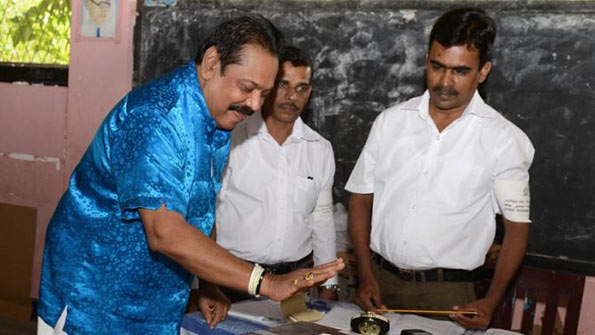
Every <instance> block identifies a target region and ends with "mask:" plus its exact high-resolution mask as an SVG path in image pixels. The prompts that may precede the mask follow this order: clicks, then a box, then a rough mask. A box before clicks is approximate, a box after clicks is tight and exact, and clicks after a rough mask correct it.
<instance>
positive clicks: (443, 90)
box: [432, 85, 459, 96]
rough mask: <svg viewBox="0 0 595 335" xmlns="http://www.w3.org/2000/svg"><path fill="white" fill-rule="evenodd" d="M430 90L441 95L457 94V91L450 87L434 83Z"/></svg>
mask: <svg viewBox="0 0 595 335" xmlns="http://www.w3.org/2000/svg"><path fill="white" fill-rule="evenodd" d="M432 92H434V93H438V94H441V95H450V96H457V95H459V92H458V91H457V90H455V89H454V88H452V87H448V86H442V85H436V86H434V87H433V88H432Z"/></svg>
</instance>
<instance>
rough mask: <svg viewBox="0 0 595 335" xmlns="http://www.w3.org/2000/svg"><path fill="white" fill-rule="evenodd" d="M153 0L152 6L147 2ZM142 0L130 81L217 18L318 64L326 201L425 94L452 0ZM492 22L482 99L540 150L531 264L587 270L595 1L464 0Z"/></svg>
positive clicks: (591, 236)
mask: <svg viewBox="0 0 595 335" xmlns="http://www.w3.org/2000/svg"><path fill="white" fill-rule="evenodd" d="M156 2H157V3H158V2H159V1H152V3H156ZM168 3H173V5H166V6H154V5H152V4H151V5H149V4H145V3H143V2H142V1H139V5H138V12H139V15H138V19H137V23H136V27H135V57H134V60H135V71H134V78H135V79H134V80H135V84H140V83H143V82H146V81H147V80H150V79H152V78H154V77H156V76H158V75H160V74H162V73H164V72H166V71H167V70H169V69H171V68H173V67H175V66H176V65H178V64H182V63H184V62H186V61H188V60H190V59H192V58H193V57H194V56H195V53H196V50H197V47H198V45H200V42H201V40H202V38H204V36H205V34H206V32H208V31H209V30H210V29H211V28H212V27H214V26H215V25H216V24H218V23H219V22H220V21H222V20H223V19H227V18H231V17H233V16H236V15H239V14H242V13H247V12H253V13H260V14H263V15H265V16H266V17H268V18H269V19H271V20H272V21H273V22H274V23H275V24H276V25H277V26H278V27H279V28H280V29H281V30H282V31H284V33H285V34H286V37H287V39H288V40H289V42H290V43H292V44H294V45H297V46H300V47H304V48H306V49H307V50H308V51H309V53H310V55H311V56H312V58H313V60H314V66H315V78H314V91H313V96H312V99H311V102H310V117H309V120H308V123H309V124H310V125H311V126H312V127H313V128H314V129H316V130H318V131H319V132H320V133H321V134H322V135H323V136H325V137H326V138H328V139H329V140H330V141H331V142H332V144H333V148H334V150H335V155H336V161H337V172H336V176H335V186H334V197H335V200H336V201H340V202H343V203H344V204H346V203H347V200H348V193H347V192H346V191H345V190H344V189H343V187H344V185H345V182H346V181H347V178H348V177H349V174H350V172H351V169H352V168H353V166H354V164H355V161H356V160H357V158H358V155H359V153H360V150H361V148H362V147H363V145H364V142H365V140H366V137H367V134H368V131H369V129H370V126H371V124H372V122H373V120H374V118H375V117H376V115H378V113H380V112H381V111H382V110H384V109H385V108H387V107H389V106H392V105H394V104H396V103H398V102H400V101H404V100H406V99H408V98H411V97H413V96H416V95H419V94H421V93H422V92H423V89H424V57H425V53H426V52H427V39H428V35H429V30H430V27H431V25H432V23H433V21H434V20H435V19H436V18H437V17H438V16H439V15H440V14H441V13H443V12H444V11H445V10H447V9H450V8H453V7H454V6H456V3H457V2H456V1H388V0H385V1H371V0H368V1H365V0H361V1H355V0H351V1H339V0H336V1H330V0H327V1H322V0H321V1H297V0H295V1H290V0H269V1H264V0H261V1H196V0H195V1H190V0H178V1H177V2H174V1H168ZM465 4H466V5H475V6H478V7H481V8H484V9H485V10H487V11H488V13H490V14H491V15H492V16H493V17H494V18H495V20H496V22H497V25H498V36H497V38H496V45H495V54H494V59H493V63H494V67H493V70H492V72H491V75H490V77H489V79H488V81H487V83H486V84H485V85H484V87H483V88H482V94H483V95H484V97H485V98H486V100H487V102H488V103H489V104H490V105H492V106H493V107H494V108H496V109H497V110H498V111H500V112H501V113H502V114H503V115H504V116H506V117H507V118H508V119H510V120H511V121H512V122H514V123H515V124H517V125H518V126H519V127H520V128H521V129H523V130H524V131H525V132H526V134H527V135H528V136H529V138H531V140H532V142H533V144H534V145H535V147H536V155H535V160H534V163H533V166H532V169H531V192H532V210H531V212H532V213H531V214H532V215H531V216H532V219H533V223H532V228H531V234H530V240H529V248H528V257H527V258H526V261H527V262H532V263H542V264H545V265H546V266H549V267H553V268H560V269H566V270H572V271H577V272H581V273H585V274H595V179H594V178H593V175H592V174H593V171H595V148H594V146H595V132H594V130H595V127H594V122H595V93H594V92H595V91H594V90H595V38H593V34H595V3H594V2H590V3H585V2H575V1H541V2H540V1H529V2H525V1H510V2H506V1H467V2H465Z"/></svg>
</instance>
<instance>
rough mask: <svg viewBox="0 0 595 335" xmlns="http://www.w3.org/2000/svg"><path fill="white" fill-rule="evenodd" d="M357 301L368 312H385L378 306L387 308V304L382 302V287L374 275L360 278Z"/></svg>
mask: <svg viewBox="0 0 595 335" xmlns="http://www.w3.org/2000/svg"><path fill="white" fill-rule="evenodd" d="M355 302H356V303H357V304H358V305H359V307H361V309H363V310H364V311H366V312H374V313H378V314H383V313H382V312H378V308H381V309H385V308H386V306H384V304H383V303H382V297H381V295H380V287H379V286H378V282H377V281H376V279H375V278H374V276H373V275H372V276H369V277H368V278H365V279H360V283H359V287H358V288H357V295H356V297H355Z"/></svg>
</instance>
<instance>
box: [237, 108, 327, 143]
mask: <svg viewBox="0 0 595 335" xmlns="http://www.w3.org/2000/svg"><path fill="white" fill-rule="evenodd" d="M246 122H247V124H246V130H247V132H248V136H250V135H254V134H258V133H262V134H270V133H269V130H268V128H267V126H266V124H265V123H264V120H263V118H262V114H261V113H260V112H256V113H254V114H253V115H252V116H250V117H249V118H248V119H247V120H246ZM299 140H305V141H317V140H318V137H316V136H315V133H314V131H313V130H312V129H310V127H308V126H307V125H306V124H305V123H304V121H302V118H301V117H298V118H297V120H295V122H294V123H293V129H292V130H291V134H290V135H289V137H288V138H287V141H288V142H290V141H299Z"/></svg>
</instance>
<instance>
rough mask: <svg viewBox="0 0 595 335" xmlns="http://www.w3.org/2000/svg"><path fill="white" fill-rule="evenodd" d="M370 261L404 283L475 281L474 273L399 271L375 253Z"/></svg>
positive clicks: (462, 271) (465, 271)
mask: <svg viewBox="0 0 595 335" xmlns="http://www.w3.org/2000/svg"><path fill="white" fill-rule="evenodd" d="M372 259H373V260H374V262H376V264H378V265H379V266H380V267H381V268H383V269H384V270H386V271H389V272H391V273H392V274H394V275H396V276H399V278H401V279H402V280H405V281H414V282H415V281H419V282H425V281H463V282H465V281H468V282H470V281H473V280H475V279H476V276H475V274H474V271H467V270H457V269H442V268H438V269H429V270H407V269H401V268H399V267H397V266H395V265H393V264H392V263H391V262H389V261H387V260H385V259H384V258H383V257H382V256H380V255H379V254H377V253H374V254H372Z"/></svg>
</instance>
